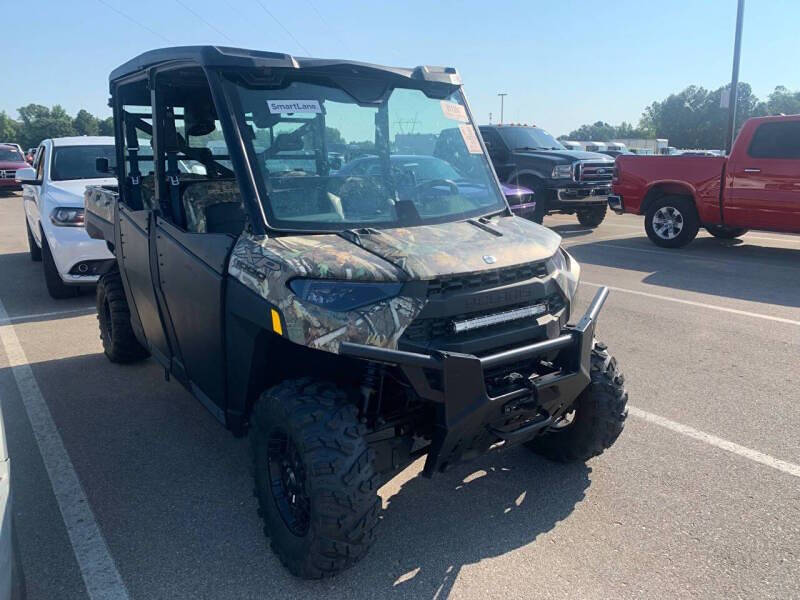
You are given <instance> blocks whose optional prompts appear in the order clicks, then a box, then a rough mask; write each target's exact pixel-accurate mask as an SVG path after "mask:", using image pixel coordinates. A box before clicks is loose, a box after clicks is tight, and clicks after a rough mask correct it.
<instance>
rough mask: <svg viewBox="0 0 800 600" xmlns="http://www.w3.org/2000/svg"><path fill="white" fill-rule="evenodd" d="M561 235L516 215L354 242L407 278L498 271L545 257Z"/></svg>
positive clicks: (413, 229) (425, 227)
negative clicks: (403, 273) (399, 270)
mask: <svg viewBox="0 0 800 600" xmlns="http://www.w3.org/2000/svg"><path fill="white" fill-rule="evenodd" d="M560 242H561V237H560V236H559V235H557V234H556V233H554V232H552V231H551V230H549V229H547V228H545V227H542V226H541V225H536V224H534V223H532V222H530V221H527V220H525V219H522V218H519V217H506V216H504V217H494V218H492V219H486V220H483V221H477V220H474V219H473V220H470V221H459V222H455V223H442V224H439V225H423V226H419V227H406V228H399V229H383V230H379V231H378V232H377V233H372V234H369V235H361V236H359V237H358V238H357V243H358V244H359V245H360V246H361V247H362V248H364V249H365V250H368V251H369V252H371V253H372V254H375V255H377V256H380V257H381V258H383V259H385V260H386V261H388V262H390V263H391V264H393V265H394V266H396V267H397V268H399V269H401V270H402V271H403V272H405V273H406V274H407V275H408V277H409V279H435V278H437V277H440V276H443V275H451V274H458V273H474V272H477V271H485V270H489V269H498V268H503V267H508V266H513V265H519V264H524V263H528V262H536V261H541V260H544V259H546V258H549V257H551V256H552V255H553V254H554V253H555V252H556V250H557V249H558V246H559V244H560Z"/></svg>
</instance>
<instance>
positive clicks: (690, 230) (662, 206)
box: [644, 196, 700, 248]
mask: <svg viewBox="0 0 800 600" xmlns="http://www.w3.org/2000/svg"><path fill="white" fill-rule="evenodd" d="M666 223H672V225H671V226H666V227H665V224H666ZM699 229H700V218H699V217H698V216H697V208H696V207H695V205H694V202H692V199H691V198H689V197H686V196H664V197H663V198H659V199H658V200H656V201H655V202H653V203H652V204H651V205H650V207H649V208H648V209H647V212H646V213H645V215H644V230H645V232H646V233H647V237H649V238H650V241H651V242H653V243H654V244H655V245H656V246H661V247H662V248H681V247H682V246H685V245H686V244H688V243H689V242H691V241H692V240H693V239H694V238H696V237H697V232H698V231H699Z"/></svg>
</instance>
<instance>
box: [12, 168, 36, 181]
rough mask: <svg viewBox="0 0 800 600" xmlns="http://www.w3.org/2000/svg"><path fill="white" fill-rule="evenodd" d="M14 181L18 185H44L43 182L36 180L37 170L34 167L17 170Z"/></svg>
mask: <svg viewBox="0 0 800 600" xmlns="http://www.w3.org/2000/svg"><path fill="white" fill-rule="evenodd" d="M14 181H16V182H17V183H26V184H28V185H42V180H41V179H38V180H37V179H36V169H34V168H33V167H25V168H24V169H17V172H16V173H15V174H14Z"/></svg>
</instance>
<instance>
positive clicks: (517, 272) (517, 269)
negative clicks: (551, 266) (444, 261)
mask: <svg viewBox="0 0 800 600" xmlns="http://www.w3.org/2000/svg"><path fill="white" fill-rule="evenodd" d="M546 276H547V265H546V264H545V263H544V262H538V263H526V264H523V265H516V266H513V267H506V268H503V269H491V270H488V271H480V272H478V273H472V274H470V275H448V276H446V277H440V278H439V279H434V280H433V281H431V282H430V283H429V284H428V296H429V297H431V296H433V297H437V296H446V295H448V294H452V293H457V292H465V291H474V290H482V289H485V288H492V287H498V286H501V285H506V284H509V283H517V282H519V281H525V280H527V279H533V278H534V277H546ZM509 308H511V307H509Z"/></svg>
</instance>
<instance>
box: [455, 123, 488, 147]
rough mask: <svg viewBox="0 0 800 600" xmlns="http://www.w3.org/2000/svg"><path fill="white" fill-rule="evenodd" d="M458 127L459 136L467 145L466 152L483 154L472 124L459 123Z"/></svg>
mask: <svg viewBox="0 0 800 600" xmlns="http://www.w3.org/2000/svg"><path fill="white" fill-rule="evenodd" d="M458 129H459V130H460V131H461V137H462V139H463V140H464V144H465V145H466V146H467V152H469V153H470V154H483V150H482V149H481V143H480V142H479V141H478V135H477V134H476V133H475V128H474V127H473V126H472V125H459V126H458Z"/></svg>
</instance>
